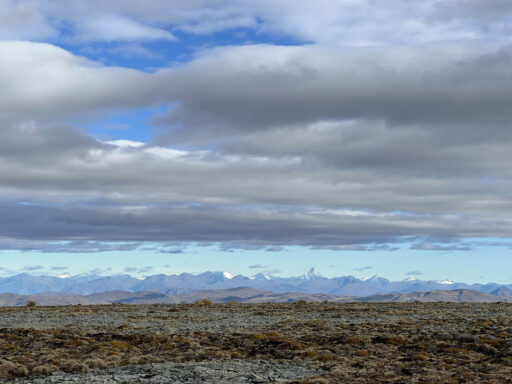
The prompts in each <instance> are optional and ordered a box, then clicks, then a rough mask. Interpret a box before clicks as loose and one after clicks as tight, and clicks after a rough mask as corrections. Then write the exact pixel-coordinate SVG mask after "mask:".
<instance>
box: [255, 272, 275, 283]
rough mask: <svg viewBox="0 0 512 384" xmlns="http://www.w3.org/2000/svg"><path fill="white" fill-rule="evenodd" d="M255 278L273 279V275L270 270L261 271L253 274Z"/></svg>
mask: <svg viewBox="0 0 512 384" xmlns="http://www.w3.org/2000/svg"><path fill="white" fill-rule="evenodd" d="M253 280H260V281H261V280H272V275H271V274H270V273H268V272H260V273H257V274H256V275H254V276H253Z"/></svg>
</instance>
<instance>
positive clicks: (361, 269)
mask: <svg viewBox="0 0 512 384" xmlns="http://www.w3.org/2000/svg"><path fill="white" fill-rule="evenodd" d="M354 269H355V270H356V271H358V272H362V271H368V270H370V269H373V267H372V266H369V265H367V266H365V267H360V268H354Z"/></svg>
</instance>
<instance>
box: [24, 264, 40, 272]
mask: <svg viewBox="0 0 512 384" xmlns="http://www.w3.org/2000/svg"><path fill="white" fill-rule="evenodd" d="M41 269H43V267H42V266H41V265H26V266H24V267H23V270H24V271H39V270H41Z"/></svg>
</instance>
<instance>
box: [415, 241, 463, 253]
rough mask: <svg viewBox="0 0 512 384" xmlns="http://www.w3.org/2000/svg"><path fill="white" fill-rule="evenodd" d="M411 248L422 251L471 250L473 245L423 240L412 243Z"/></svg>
mask: <svg viewBox="0 0 512 384" xmlns="http://www.w3.org/2000/svg"><path fill="white" fill-rule="evenodd" d="M410 249H415V250H420V251H470V250H472V249H473V246H471V245H464V244H449V245H441V244H435V243H429V242H422V243H414V244H412V245H411V246H410Z"/></svg>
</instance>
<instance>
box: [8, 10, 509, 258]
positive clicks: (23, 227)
mask: <svg viewBox="0 0 512 384" xmlns="http://www.w3.org/2000/svg"><path fill="white" fill-rule="evenodd" d="M171 3H172V4H171ZM392 3H393V6H390V5H389V4H388V3H386V5H385V6H384V5H383V3H382V2H380V1H366V2H362V1H355V0H353V1H320V2H318V3H315V4H314V6H313V5H312V3H310V2H291V1H290V2H287V1H285V2H280V3H279V4H276V3H275V2H270V1H261V2H254V4H250V5H244V7H242V6H241V5H240V4H239V2H236V1H219V2H214V3H213V4H212V3H211V2H208V4H206V3H205V2H202V1H187V2H181V1H176V2H163V1H150V2H148V3H147V4H146V3H145V4H144V6H141V3H140V2H134V1H133V2H132V1H125V2H109V3H108V4H104V6H102V7H100V6H99V5H98V4H96V2H95V1H90V2H82V1H71V2H66V4H68V6H66V7H65V6H64V3H63V2H60V1H52V2H46V1H38V2H35V1H33V2H32V1H24V2H14V1H5V0H3V1H2V0H0V10H1V12H0V40H4V41H0V57H2V60H0V84H1V87H2V93H1V95H0V109H1V110H2V111H3V112H2V116H0V134H1V140H0V180H1V181H2V182H1V183H0V215H1V217H8V218H9V220H7V221H2V222H0V234H1V237H0V248H3V249H40V250H43V251H49V250H53V251H56V252H62V251H66V250H67V251H69V252H80V251H84V252H99V251H104V250H109V246H110V247H115V248H116V249H119V247H120V246H119V245H109V243H112V242H121V243H123V244H125V245H124V246H125V247H126V249H127V250H128V249H136V248H137V247H140V246H141V245H142V244H145V243H162V244H164V243H168V242H171V243H175V242H185V243H186V242H190V243H199V244H219V243H220V244H221V247H222V248H223V249H231V248H243V249H259V248H262V249H269V250H274V249H275V250H279V249H281V248H279V247H281V246H286V245H299V246H308V247H313V248H315V249H323V248H328V249H339V250H343V249H351V250H356V249H362V250H372V249H373V250H376V249H383V248H382V247H389V248H388V249H393V247H394V246H393V245H389V244H391V243H403V242H413V245H412V246H411V248H412V249H421V250H433V251H451V250H467V249H469V248H468V247H467V246H465V245H460V244H456V243H457V242H458V241H460V240H461V239H468V238H478V237H482V238H483V237H492V236H498V237H503V238H508V237H512V217H511V216H510V215H509V214H508V212H510V211H511V208H512V204H511V202H512V200H511V191H512V189H511V181H510V180H511V176H512V175H511V172H510V167H509V164H510V161H511V160H512V159H511V155H510V154H511V153H512V152H511V151H510V147H511V145H512V135H511V133H510V132H511V131H510V129H509V126H510V123H511V122H512V108H511V101H510V100H512V70H511V68H512V65H511V64H512V49H511V45H510V42H509V39H508V37H507V36H509V33H508V32H509V29H510V12H511V11H512V8H511V7H509V6H508V5H507V4H508V3H506V2H502V1H497V0H496V1H486V2H483V1H476V0H467V1H464V2H463V3H464V7H457V6H456V5H457V4H458V3H460V2H452V1H446V2H437V1H427V2H423V3H422V4H420V5H418V6H417V7H410V6H408V3H406V2H405V1H401V0H400V1H399V0H394V1H393V2H392ZM102 4H103V3H102ZM95 5H96V6H95ZM171 5H172V9H171ZM86 10H87V11H91V12H92V13H91V17H87V18H86V17H84V15H85V14H86V12H85V11H86ZM283 15H286V17H284V16H283ZM29 25H30V26H29ZM63 25H67V28H63ZM390 25H392V26H393V28H390V27H389V26H390ZM240 29H247V30H251V31H253V33H254V34H255V35H256V36H258V34H259V35H261V36H263V35H265V36H267V35H275V36H286V37H289V38H292V39H295V40H294V41H295V42H296V43H297V44H296V45H293V46H291V45H287V46H285V45H275V44H270V43H269V42H265V43H257V42H251V43H246V44H243V45H231V46H224V47H207V48H205V47H197V48H196V52H195V53H194V55H193V57H192V59H191V60H190V61H188V62H184V63H181V64H180V65H169V66H166V67H163V68H158V69H154V70H151V71H147V70H145V71H143V70H141V69H129V68H125V67H123V66H122V65H118V66H107V65H105V64H103V63H102V62H101V61H95V60H92V59H86V58H85V57H83V56H81V55H79V54H77V53H76V52H72V49H71V48H68V49H64V48H62V47H60V46H59V45H62V46H63V45H67V46H69V44H71V45H72V46H79V47H80V49H81V50H84V49H85V48H87V47H90V46H91V44H93V43H97V42H103V43H105V44H114V45H115V43H126V42H131V43H140V44H144V43H148V42H150V41H164V42H165V44H174V43H175V41H176V40H177V39H179V37H178V36H180V35H183V34H191V35H201V36H205V35H209V34H212V33H214V32H219V31H230V30H240ZM262 39H263V38H262ZM14 40H17V41H14ZM22 40H24V41H22ZM70 40H73V43H70ZM298 43H300V44H298ZM73 44H74V45H73ZM114 48H119V46H114ZM144 49H146V48H144ZM149 107H159V108H162V109H161V110H162V111H163V112H160V113H157V114H155V115H154V116H152V118H151V119H150V124H152V125H153V126H154V127H155V129H156V130H157V132H158V134H157V135H156V136H155V137H153V138H152V139H151V140H149V141H148V142H138V141H134V140H132V139H130V138H129V137H127V138H125V140H108V139H104V138H101V137H99V136H96V137H95V136H93V135H91V134H90V133H88V132H86V131H83V130H80V129H79V128H77V127H76V126H74V124H73V121H75V122H76V121H99V120H101V119H102V118H103V117H104V116H106V115H108V114H112V113H119V112H120V111H133V110H135V111H136V110H139V109H142V108H149ZM55 242H64V243H55ZM56 244H57V245H56ZM62 244H65V245H62ZM59 247H61V248H59ZM121 248H122V247H121ZM110 249H112V248H110Z"/></svg>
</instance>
